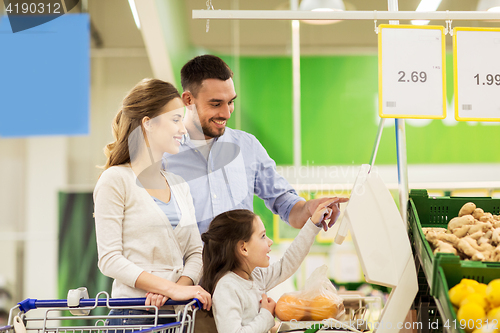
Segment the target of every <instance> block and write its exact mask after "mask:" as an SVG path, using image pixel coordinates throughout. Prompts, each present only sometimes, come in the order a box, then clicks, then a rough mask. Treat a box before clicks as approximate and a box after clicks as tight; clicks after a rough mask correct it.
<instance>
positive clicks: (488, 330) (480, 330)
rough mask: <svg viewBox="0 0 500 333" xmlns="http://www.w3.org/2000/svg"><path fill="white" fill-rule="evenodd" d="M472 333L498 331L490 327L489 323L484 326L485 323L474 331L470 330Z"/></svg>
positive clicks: (494, 332)
mask: <svg viewBox="0 0 500 333" xmlns="http://www.w3.org/2000/svg"><path fill="white" fill-rule="evenodd" d="M472 333H498V330H496V329H492V326H491V325H488V327H486V325H485V326H483V327H481V328H477V329H475V330H474V331H472Z"/></svg>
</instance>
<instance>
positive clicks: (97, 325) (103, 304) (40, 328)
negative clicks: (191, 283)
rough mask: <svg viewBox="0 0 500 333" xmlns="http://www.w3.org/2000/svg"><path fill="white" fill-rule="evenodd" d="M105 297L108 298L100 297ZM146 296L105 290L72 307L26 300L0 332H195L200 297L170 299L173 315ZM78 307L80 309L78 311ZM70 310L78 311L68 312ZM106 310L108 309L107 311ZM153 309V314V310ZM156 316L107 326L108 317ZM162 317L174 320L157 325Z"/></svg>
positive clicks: (168, 303) (15, 309)
mask: <svg viewBox="0 0 500 333" xmlns="http://www.w3.org/2000/svg"><path fill="white" fill-rule="evenodd" d="M101 296H105V297H101ZM145 300H146V299H145V298H110V297H109V294H108V293H106V292H101V293H99V294H97V296H96V298H95V299H80V304H79V306H76V307H69V306H68V301H67V300H65V299H59V300H37V299H30V298H28V299H25V300H24V301H21V302H19V303H18V304H17V306H15V307H14V308H12V309H11V310H10V313H9V320H8V325H7V326H4V327H0V333H14V332H15V333H131V332H134V333H139V332H140V333H155V332H161V333H164V332H165V333H192V332H193V331H194V320H195V316H196V311H197V310H198V309H201V308H202V304H201V303H200V302H199V301H198V300H197V299H191V300H189V301H173V300H168V301H167V302H166V303H165V305H170V306H173V307H174V309H176V311H174V312H173V313H172V314H162V313H161V312H160V311H159V308H158V307H156V306H151V305H149V306H145V305H144V302H145ZM97 308H105V309H108V310H111V309H134V310H146V309H149V310H154V311H151V314H140V315H128V316H124V315H122V316H120V315H112V316H110V315H108V314H106V315H99V314H93V310H96V309H97ZM34 309H44V311H39V313H42V314H38V313H37V315H38V317H35V316H31V315H30V316H27V315H26V313H27V312H28V311H30V310H34ZM75 310H77V311H75ZM68 311H70V312H73V313H76V312H78V313H79V314H77V315H72V314H68V315H65V314H66V313H68ZM94 312H97V311H94ZM106 312H108V311H107V310H106ZM153 312H154V313H153ZM123 318H127V319H145V318H150V319H153V324H152V325H145V324H141V325H106V321H107V320H109V319H123ZM160 318H171V319H172V320H173V321H174V322H172V323H169V324H165V325H158V322H159V319H160ZM79 319H85V320H87V321H90V322H92V325H79V326H77V325H75V324H74V322H75V320H79Z"/></svg>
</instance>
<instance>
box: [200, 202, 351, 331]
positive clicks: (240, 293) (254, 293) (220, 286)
mask: <svg viewBox="0 0 500 333" xmlns="http://www.w3.org/2000/svg"><path fill="white" fill-rule="evenodd" d="M339 200H344V199H340V198H334V199H331V200H328V201H326V202H323V203H322V204H320V205H319V206H318V208H317V209H316V211H315V212H314V214H313V215H312V217H311V218H309V219H308V221H307V222H306V224H305V225H304V227H302V229H301V230H300V233H299V235H298V236H297V237H296V238H295V240H294V241H293V243H292V244H291V245H290V247H289V248H288V250H287V251H286V252H285V254H284V255H283V258H281V260H280V261H278V262H276V263H274V264H272V265H271V266H269V256H268V255H267V254H268V253H269V252H270V251H271V244H272V243H273V242H272V240H270V239H269V238H268V237H267V236H266V229H265V228H264V224H263V223H262V221H261V219H260V218H259V217H258V216H257V215H255V214H254V213H252V212H251V211H249V210H245V209H239V210H233V211H229V212H225V213H222V214H220V215H218V216H217V217H215V219H214V220H213V221H212V222H211V223H210V226H209V228H208V231H207V232H205V233H203V234H202V235H201V238H202V240H203V242H204V243H205V247H204V248H203V279H202V286H203V287H204V288H205V289H206V290H207V291H208V292H209V293H210V294H211V295H212V300H213V314H214V317H215V323H216V325H217V330H218V332H219V333H235V332H238V333H243V332H248V333H250V332H252V333H261V332H262V333H265V332H267V331H269V330H270V329H271V328H272V327H273V326H274V324H275V322H274V308H275V306H276V303H275V302H274V300H272V299H271V298H269V297H267V296H266V294H265V293H266V292H267V291H268V290H270V289H272V288H274V287H275V286H276V285H278V284H280V283H281V282H283V281H284V280H286V279H287V278H288V277H290V276H291V275H292V274H293V273H294V272H295V271H296V270H297V268H298V267H299V266H300V264H301V262H302V260H303V259H304V257H305V256H306V255H307V253H308V252H309V248H310V247H311V245H312V243H313V242H314V237H315V236H316V235H317V234H318V232H319V231H320V230H321V223H323V225H324V226H326V223H324V220H327V219H330V218H331V217H333V218H332V220H333V221H331V222H330V224H329V226H330V227H331V226H332V225H333V223H334V222H335V221H334V219H336V218H337V217H338V211H337V210H338V206H337V205H333V207H334V210H335V211H332V209H331V208H329V207H328V206H329V205H330V204H332V203H338V202H339Z"/></svg>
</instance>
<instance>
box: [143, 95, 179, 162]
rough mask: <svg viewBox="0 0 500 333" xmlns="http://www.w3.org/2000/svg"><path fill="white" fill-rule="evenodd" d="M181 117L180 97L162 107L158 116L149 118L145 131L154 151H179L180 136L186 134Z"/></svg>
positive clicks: (171, 152) (160, 152)
mask: <svg viewBox="0 0 500 333" xmlns="http://www.w3.org/2000/svg"><path fill="white" fill-rule="evenodd" d="M183 117H184V103H183V102H182V100H181V99H180V98H174V99H173V100H171V101H170V102H168V103H167V104H166V105H165V106H164V107H163V110H162V113H161V114H160V115H159V116H157V117H155V118H153V119H151V120H149V124H148V125H147V126H148V127H147V131H146V133H147V136H148V141H149V145H150V147H151V149H152V150H153V152H154V153H157V154H163V153H169V154H177V153H178V152H179V146H180V145H181V140H182V136H183V135H184V134H186V128H185V127H184V123H183V122H182V119H183Z"/></svg>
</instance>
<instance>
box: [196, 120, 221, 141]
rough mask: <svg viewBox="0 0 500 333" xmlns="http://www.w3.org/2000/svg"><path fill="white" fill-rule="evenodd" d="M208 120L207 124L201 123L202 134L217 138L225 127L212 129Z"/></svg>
mask: <svg viewBox="0 0 500 333" xmlns="http://www.w3.org/2000/svg"><path fill="white" fill-rule="evenodd" d="M210 121H211V120H209V121H208V124H204V125H201V130H202V131H203V134H204V135H205V136H208V137H210V138H212V139H213V138H218V137H219V136H222V134H224V131H225V130H226V127H224V128H222V129H220V130H219V129H215V130H214V129H212V128H211V127H210V125H209V124H210Z"/></svg>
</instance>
